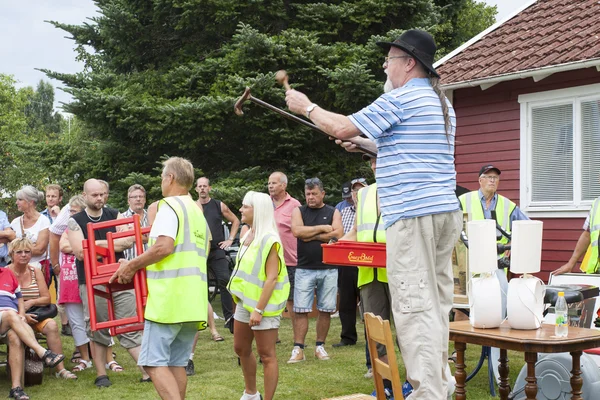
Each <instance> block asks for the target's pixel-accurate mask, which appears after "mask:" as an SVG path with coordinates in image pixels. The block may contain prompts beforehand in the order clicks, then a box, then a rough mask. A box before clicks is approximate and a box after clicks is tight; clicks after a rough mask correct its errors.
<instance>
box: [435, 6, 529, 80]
mask: <svg viewBox="0 0 600 400" xmlns="http://www.w3.org/2000/svg"><path fill="white" fill-rule="evenodd" d="M535 3H537V0H530V1H529V2H528V3H526V4H525V5H523V6H521V7H520V8H518V9H517V10H516V11H514V12H513V13H512V14H509V15H508V17H505V18H504V19H503V20H501V21H499V22H496V23H495V24H493V25H492V26H490V27H489V28H487V29H486V30H484V31H482V32H480V33H479V34H477V35H476V36H473V37H472V38H471V39H469V40H468V41H466V42H465V43H463V44H462V45H460V46H459V47H457V48H456V49H454V50H452V51H451V52H450V53H448V54H446V55H445V56H444V57H442V58H440V59H439V60H438V61H437V62H435V63H434V64H433V68H435V69H437V68H438V67H439V66H441V65H442V64H443V63H445V62H446V61H448V60H449V59H451V58H452V57H454V56H455V55H457V54H459V53H461V52H462V51H463V50H464V49H466V48H467V47H469V46H471V45H472V44H473V43H476V42H478V41H479V40H480V39H481V38H483V37H484V36H485V35H487V34H488V33H490V32H493V31H494V30H496V29H497V28H498V27H500V26H501V25H503V24H504V23H505V22H507V21H508V20H510V19H512V18H514V17H515V16H516V15H518V14H520V13H521V12H522V11H523V10H525V9H527V8H529V7H531V6H532V5H533V4H535Z"/></svg>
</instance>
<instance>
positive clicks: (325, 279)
mask: <svg viewBox="0 0 600 400" xmlns="http://www.w3.org/2000/svg"><path fill="white" fill-rule="evenodd" d="M295 280H296V282H295V283H296V285H295V287H294V312H297V313H309V312H311V311H312V308H313V299H314V293H315V287H316V288H317V310H319V311H322V312H329V313H332V312H335V309H336V305H337V281H338V270H337V268H328V269H304V268H298V267H296V279H295Z"/></svg>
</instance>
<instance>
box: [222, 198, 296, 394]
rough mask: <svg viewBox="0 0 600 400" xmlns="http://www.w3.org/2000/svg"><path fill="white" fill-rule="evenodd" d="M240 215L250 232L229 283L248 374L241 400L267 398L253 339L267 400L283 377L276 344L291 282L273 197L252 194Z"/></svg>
mask: <svg viewBox="0 0 600 400" xmlns="http://www.w3.org/2000/svg"><path fill="white" fill-rule="evenodd" d="M240 213H241V215H242V223H245V224H247V225H248V226H250V230H248V232H246V234H245V235H244V236H243V237H242V239H241V248H240V251H239V253H238V256H237V260H236V264H235V269H234V270H233V273H232V274H231V280H230V281H229V286H228V288H229V291H230V292H231V295H232V297H233V301H234V302H235V304H236V308H235V314H234V316H233V319H234V329H233V341H234V350H235V352H236V353H237V355H238V356H239V357H240V362H241V364H242V370H243V372H244V384H245V389H244V394H243V395H242V397H241V399H240V400H260V399H263V396H261V394H260V393H259V392H258V390H257V388H256V358H255V357H254V355H253V354H252V342H253V340H254V339H256V348H257V351H258V355H259V356H260V359H261V360H262V364H263V368H264V399H265V400H270V399H272V398H273V396H274V394H275V389H276V388H277V380H278V377H279V367H278V365H277V357H276V354H275V344H276V342H277V335H278V331H279V321H280V318H281V313H282V312H283V310H284V308H285V304H286V301H287V299H288V294H289V291H290V283H289V280H288V274H287V269H286V266H285V261H284V258H283V247H282V245H281V239H280V238H279V233H278V231H277V224H276V223H275V214H274V211H273V201H272V200H271V198H270V197H269V196H268V195H266V194H264V193H257V192H248V193H247V194H246V196H245V197H244V201H243V202H242V208H240Z"/></svg>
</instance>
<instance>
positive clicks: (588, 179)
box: [581, 100, 600, 200]
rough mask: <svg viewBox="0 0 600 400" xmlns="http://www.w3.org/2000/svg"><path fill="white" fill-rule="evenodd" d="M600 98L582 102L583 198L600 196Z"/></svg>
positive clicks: (590, 198) (591, 198)
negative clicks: (599, 180)
mask: <svg viewBox="0 0 600 400" xmlns="http://www.w3.org/2000/svg"><path fill="white" fill-rule="evenodd" d="M599 175H600V100H593V101H586V102H582V103H581V199H582V200H594V199H595V198H596V197H598V196H600V183H599V182H598V176H599Z"/></svg>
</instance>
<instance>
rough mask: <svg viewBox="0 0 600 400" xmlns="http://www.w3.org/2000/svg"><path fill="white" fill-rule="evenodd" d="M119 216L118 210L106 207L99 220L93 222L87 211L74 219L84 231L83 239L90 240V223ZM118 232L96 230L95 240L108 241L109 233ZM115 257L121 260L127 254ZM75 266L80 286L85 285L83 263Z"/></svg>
mask: <svg viewBox="0 0 600 400" xmlns="http://www.w3.org/2000/svg"><path fill="white" fill-rule="evenodd" d="M118 216H119V211H118V210H115V209H114V208H108V207H105V208H103V209H102V216H100V219H99V220H94V221H92V220H91V219H90V218H89V217H88V215H87V213H86V212H85V210H84V211H81V212H80V213H77V214H75V215H73V217H72V218H73V219H74V220H75V222H77V225H79V227H80V228H81V230H82V231H83V237H84V238H85V239H87V238H88V236H87V224H88V222H102V221H112V220H114V219H117V217H118ZM116 231H117V229H116V228H114V227H113V228H107V229H99V230H96V231H95V236H96V238H95V240H106V234H107V233H108V232H116ZM115 256H116V258H117V260H119V258H125V254H123V253H122V252H119V253H115ZM75 265H76V266H77V282H78V283H79V284H80V285H82V284H85V271H84V269H83V261H79V260H76V261H75Z"/></svg>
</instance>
